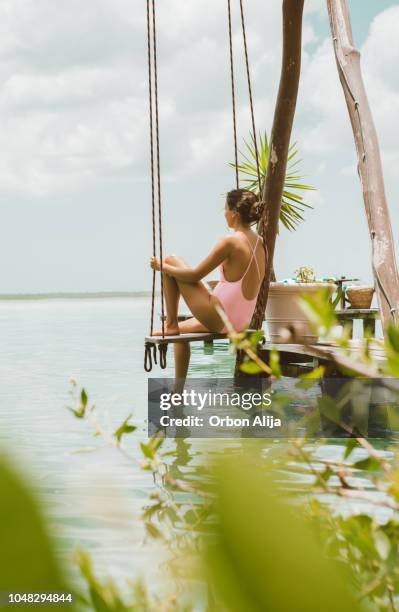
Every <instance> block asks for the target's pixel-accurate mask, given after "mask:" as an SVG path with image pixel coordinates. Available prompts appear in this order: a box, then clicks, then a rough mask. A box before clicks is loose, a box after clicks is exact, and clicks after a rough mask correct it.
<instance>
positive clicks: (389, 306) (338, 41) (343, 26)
mask: <svg viewBox="0 0 399 612" xmlns="http://www.w3.org/2000/svg"><path fill="white" fill-rule="evenodd" d="M327 6H328V13H329V16H330V25H331V33H332V37H333V41H334V51H335V59H336V61H337V66H338V72H339V78H340V81H341V84H342V87H343V90H344V94H345V100H346V104H347V107H348V111H349V117H350V120H351V124H352V129H353V135H354V138H355V144H356V150H357V157H358V173H359V177H360V182H361V185H362V190H363V199H364V205H365V208H366V216H367V221H368V226H369V232H370V239H371V249H372V256H371V257H372V269H373V275H374V280H375V285H376V292H377V297H378V302H379V307H380V311H381V321H382V325H383V328H384V330H385V329H386V327H387V325H389V323H391V322H392V321H393V322H397V312H398V307H399V279H398V270H397V266H396V258H395V250H394V243H393V237H392V228H391V222H390V218H389V210H388V203H387V199H386V195H385V187H384V177H383V173H382V165H381V157H380V149H379V144H378V138H377V132H376V129H375V126H374V121H373V117H372V114H371V110H370V106H369V103H368V99H367V94H366V89H365V87H364V83H363V78H362V72H361V68H360V53H359V51H358V50H357V49H356V48H355V46H354V42H353V35H352V28H351V24H350V17H349V11H348V7H347V4H346V0H327Z"/></svg>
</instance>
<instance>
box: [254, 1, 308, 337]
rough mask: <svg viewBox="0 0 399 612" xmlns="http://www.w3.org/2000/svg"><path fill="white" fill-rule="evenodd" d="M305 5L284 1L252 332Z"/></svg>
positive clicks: (271, 240)
mask: <svg viewBox="0 0 399 612" xmlns="http://www.w3.org/2000/svg"><path fill="white" fill-rule="evenodd" d="M303 5H304V0H283V58H282V66H281V76H280V86H279V90H278V94H277V101H276V108H275V111H274V119H273V127H272V132H271V145H270V147H271V148H270V156H269V163H268V167H267V175H266V182H265V187H264V191H263V201H264V202H266V206H265V207H264V213H263V217H262V219H261V221H260V224H259V231H260V233H261V235H262V238H263V242H264V244H265V245H266V248H267V254H268V260H267V265H266V272H265V277H264V280H263V283H262V287H261V290H260V292H259V296H258V300H257V303H256V308H255V312H254V316H253V318H252V321H251V328H252V329H260V328H261V327H262V324H263V319H264V316H265V309H266V303H267V297H268V293H269V284H270V274H271V271H272V270H273V255H274V247H275V244H276V235H277V230H278V222H279V216H280V209H281V200H282V196H283V189H284V180H285V174H286V169H287V158H288V150H289V146H290V140H291V131H292V124H293V121H294V115H295V108H296V101H297V96H298V88H299V77H300V73H301V47H302V15H303Z"/></svg>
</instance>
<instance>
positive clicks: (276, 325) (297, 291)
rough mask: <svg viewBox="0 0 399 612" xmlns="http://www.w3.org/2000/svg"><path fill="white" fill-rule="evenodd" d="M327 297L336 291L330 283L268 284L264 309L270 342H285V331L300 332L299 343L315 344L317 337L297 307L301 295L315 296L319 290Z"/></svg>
mask: <svg viewBox="0 0 399 612" xmlns="http://www.w3.org/2000/svg"><path fill="white" fill-rule="evenodd" d="M321 287H322V288H323V289H327V291H328V295H329V296H331V294H332V293H333V292H334V291H335V290H336V286H335V285H334V284H332V283H295V284H293V285H287V284H285V283H270V289H269V297H268V300H267V307H266V322H267V327H268V330H269V336H270V340H271V342H277V343H278V342H286V341H287V340H286V338H287V332H286V330H287V329H295V330H299V331H300V337H301V341H302V342H304V343H305V344H315V342H317V340H318V337H317V336H316V335H315V334H314V332H313V331H312V330H311V328H310V326H309V323H308V320H307V318H306V315H305V313H304V312H303V310H302V308H301V307H300V305H299V298H300V297H301V296H302V295H309V294H310V295H315V294H316V293H317V291H318V289H320V288H321Z"/></svg>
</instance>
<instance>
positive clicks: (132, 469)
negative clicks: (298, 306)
mask: <svg viewBox="0 0 399 612" xmlns="http://www.w3.org/2000/svg"><path fill="white" fill-rule="evenodd" d="M148 312H149V300H148V299H147V298H135V299H72V300H71V299H69V300H68V299H66V300H37V301H35V300H21V301H0V338H1V344H0V377H1V403H0V446H1V449H4V448H5V449H6V452H7V453H8V454H9V455H11V456H12V457H13V458H14V461H15V462H16V463H17V464H19V465H20V466H21V467H22V469H23V470H24V472H25V473H27V474H28V478H29V479H30V480H31V481H32V484H33V486H34V488H35V489H36V490H37V491H38V492H39V494H40V496H41V497H42V498H43V499H44V500H45V506H46V508H47V513H48V516H49V519H50V520H49V523H50V525H51V529H52V531H53V532H54V534H55V535H56V537H57V541H58V550H59V551H60V554H61V555H62V557H63V558H65V559H67V560H68V563H67V565H68V567H73V565H72V564H71V563H70V558H71V555H72V552H73V550H75V548H76V547H77V546H83V547H85V548H87V549H89V550H90V552H91V554H92V556H93V558H94V561H95V565H96V569H97V570H98V571H99V573H100V574H101V575H104V574H107V573H109V574H112V575H113V576H116V577H117V578H118V580H119V582H120V583H121V584H123V582H124V579H125V578H131V577H138V576H139V575H144V576H145V578H146V581H147V582H150V583H151V584H152V586H154V585H155V584H157V581H158V580H159V579H160V575H159V573H158V566H159V562H157V563H154V559H155V558H157V560H158V561H159V559H160V558H161V557H162V553H161V552H160V551H159V550H158V549H157V548H156V545H155V544H154V543H153V542H149V541H147V540H146V539H145V536H144V532H143V525H142V521H141V520H140V514H141V511H142V508H143V506H144V505H146V504H147V502H148V496H149V493H150V492H151V491H152V490H153V488H154V484H153V480H152V475H151V473H149V472H146V471H142V470H140V469H139V468H138V467H137V466H136V465H135V464H132V463H131V462H130V461H128V460H126V459H125V458H124V457H123V456H121V455H120V454H119V453H118V452H117V451H116V450H115V449H109V448H106V447H105V445H104V443H103V442H102V441H100V440H99V439H98V438H95V437H94V436H93V432H92V431H91V430H90V428H89V427H88V425H87V424H86V423H83V422H81V421H79V420H77V419H75V418H74V417H73V416H72V415H71V413H70V412H68V410H67V406H68V404H69V405H70V404H71V397H70V387H71V385H70V383H69V381H70V379H71V378H74V379H75V380H76V381H77V383H78V385H83V386H84V387H85V388H86V389H87V391H88V394H89V399H90V402H91V403H94V404H95V405H96V406H97V408H98V411H99V415H100V418H101V421H102V423H103V424H105V425H109V426H110V428H111V431H114V430H115V429H116V428H117V426H118V425H119V424H120V422H121V421H122V420H123V419H124V418H125V417H126V416H127V415H128V414H130V413H132V414H133V420H134V422H135V424H136V425H137V426H138V430H137V431H136V432H135V434H134V435H133V436H131V437H130V438H129V448H130V450H131V452H132V454H134V455H135V456H136V457H137V458H140V457H141V456H140V453H139V452H138V449H139V442H140V440H144V439H145V438H146V422H145V420H146V410H147V397H146V393H147V375H146V374H145V372H144V370H143V335H144V331H145V330H147V327H148ZM214 351H215V352H214V353H212V352H211V353H209V352H207V353H205V352H204V349H203V347H202V345H194V346H193V348H192V360H191V366H190V373H189V374H190V375H191V376H212V375H215V376H218V377H223V376H227V377H228V376H230V375H231V373H232V368H233V357H232V355H230V353H229V351H228V346H227V343H224V342H221V343H216V344H215V348H214ZM170 353H171V351H170ZM172 365H173V359H172V355H171V354H170V355H169V358H168V369H167V370H166V371H164V372H163V373H161V371H160V370H159V369H155V370H154V371H153V375H154V376H161V375H164V376H172V375H173V371H172ZM237 442H238V441H237V440H236V441H235V443H237ZM169 443H170V444H174V442H173V441H169ZM202 444H203V443H202ZM218 444H220V442H219V441H217V440H211V441H208V446H210V448H213V447H215V448H217V445H218ZM212 445H213V446H212ZM93 449H94V450H93ZM342 450H343V448H342V446H339V445H332V444H330V445H329V446H326V447H324V449H321V451H320V452H321V453H322V455H323V456H324V457H328V456H330V457H332V456H334V455H338V456H339V455H342ZM190 452H191V456H190V458H189V459H188V461H189V462H191V463H190V465H195V464H196V463H198V462H200V461H201V455H200V454H197V455H196V454H195V451H194V450H193V448H191V451H190ZM359 452H360V451H359ZM174 461H175V464H176V465H177V469H178V463H179V460H178V459H177V460H176V459H174ZM185 462H186V463H187V457H186V458H185V459H183V461H182V462H181V464H180V466H184V467H183V468H182V469H183V470H184V471H187V469H188V468H187V465H185ZM363 510H364V511H366V510H368V508H366V507H364V508H363ZM370 510H371V511H372V510H373V509H372V508H371V509H370ZM385 514H386V513H384V516H381V517H380V518H381V519H382V520H384V519H385V520H386V518H387V516H386V515H385Z"/></svg>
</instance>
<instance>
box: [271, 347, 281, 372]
mask: <svg viewBox="0 0 399 612" xmlns="http://www.w3.org/2000/svg"><path fill="white" fill-rule="evenodd" d="M269 367H270V369H271V371H272V374H273V376H276V378H281V376H282V373H281V367H280V353H279V352H278V351H277V350H276V349H272V350H271V351H270V353H269Z"/></svg>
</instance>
